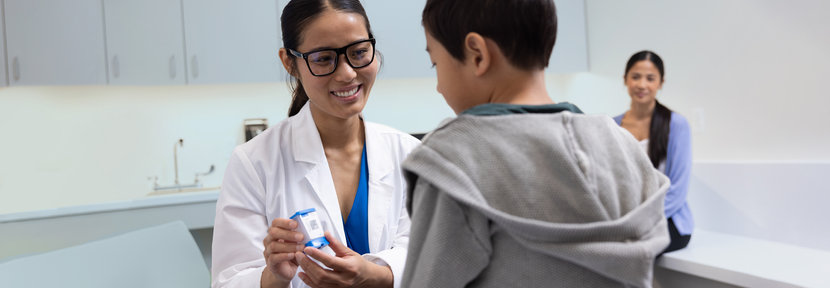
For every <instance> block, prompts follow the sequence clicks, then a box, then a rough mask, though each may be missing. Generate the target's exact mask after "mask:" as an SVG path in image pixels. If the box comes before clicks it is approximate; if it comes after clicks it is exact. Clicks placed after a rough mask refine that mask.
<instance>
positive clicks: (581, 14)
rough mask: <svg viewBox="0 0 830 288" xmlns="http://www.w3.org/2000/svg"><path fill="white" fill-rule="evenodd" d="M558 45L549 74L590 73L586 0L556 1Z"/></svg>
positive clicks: (554, 51) (551, 58)
mask: <svg viewBox="0 0 830 288" xmlns="http://www.w3.org/2000/svg"><path fill="white" fill-rule="evenodd" d="M556 17H557V20H558V24H559V25H558V26H557V30H558V31H557V33H556V45H554V46H553V55H551V57H550V62H549V65H548V69H547V70H546V71H547V72H548V73H576V72H588V31H587V29H586V28H585V27H586V24H585V23H586V19H585V0H556Z"/></svg>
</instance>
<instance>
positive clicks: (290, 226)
mask: <svg viewBox="0 0 830 288" xmlns="http://www.w3.org/2000/svg"><path fill="white" fill-rule="evenodd" d="M298 225H299V224H298V223H297V221H294V220H291V219H286V218H275V219H274V221H271V227H279V228H282V229H285V230H294V229H297V226H298Z"/></svg>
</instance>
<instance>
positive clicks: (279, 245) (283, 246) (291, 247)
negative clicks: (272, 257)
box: [265, 241, 305, 254]
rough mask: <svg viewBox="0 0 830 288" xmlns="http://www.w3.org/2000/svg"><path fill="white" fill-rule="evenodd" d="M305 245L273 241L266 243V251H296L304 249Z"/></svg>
mask: <svg viewBox="0 0 830 288" xmlns="http://www.w3.org/2000/svg"><path fill="white" fill-rule="evenodd" d="M304 247H305V245H303V244H298V243H294V242H282V241H271V242H269V243H265V253H268V254H273V253H294V252H297V251H302V250H303V248H304Z"/></svg>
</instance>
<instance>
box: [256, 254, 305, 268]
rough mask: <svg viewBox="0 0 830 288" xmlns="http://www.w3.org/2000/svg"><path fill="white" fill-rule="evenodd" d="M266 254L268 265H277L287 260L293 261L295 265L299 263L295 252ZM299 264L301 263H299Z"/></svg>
mask: <svg viewBox="0 0 830 288" xmlns="http://www.w3.org/2000/svg"><path fill="white" fill-rule="evenodd" d="M263 254H265V263H266V264H267V265H268V266H271V267H276V266H277V265H278V264H280V263H282V262H286V261H291V263H293V264H294V265H297V263H296V262H297V261H294V253H293V252H289V253H263ZM298 266H299V265H298Z"/></svg>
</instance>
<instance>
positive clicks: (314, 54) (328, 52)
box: [288, 38, 375, 77]
mask: <svg viewBox="0 0 830 288" xmlns="http://www.w3.org/2000/svg"><path fill="white" fill-rule="evenodd" d="M288 52H290V53H291V55H294V56H295V57H302V58H303V59H305V64H306V65H308V70H309V71H311V75H314V76H318V77H322V76H327V75H330V74H331V73H334V70H335V69H337V62H338V60H339V59H340V54H345V55H346V63H349V66H351V67H352V68H354V69H358V68H363V67H366V66H369V64H372V61H374V60H375V38H369V39H367V40H361V41H357V42H354V43H352V44H349V45H346V46H344V47H342V48H337V49H320V50H315V51H311V52H307V53H300V52H297V51H294V50H293V49H288Z"/></svg>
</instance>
